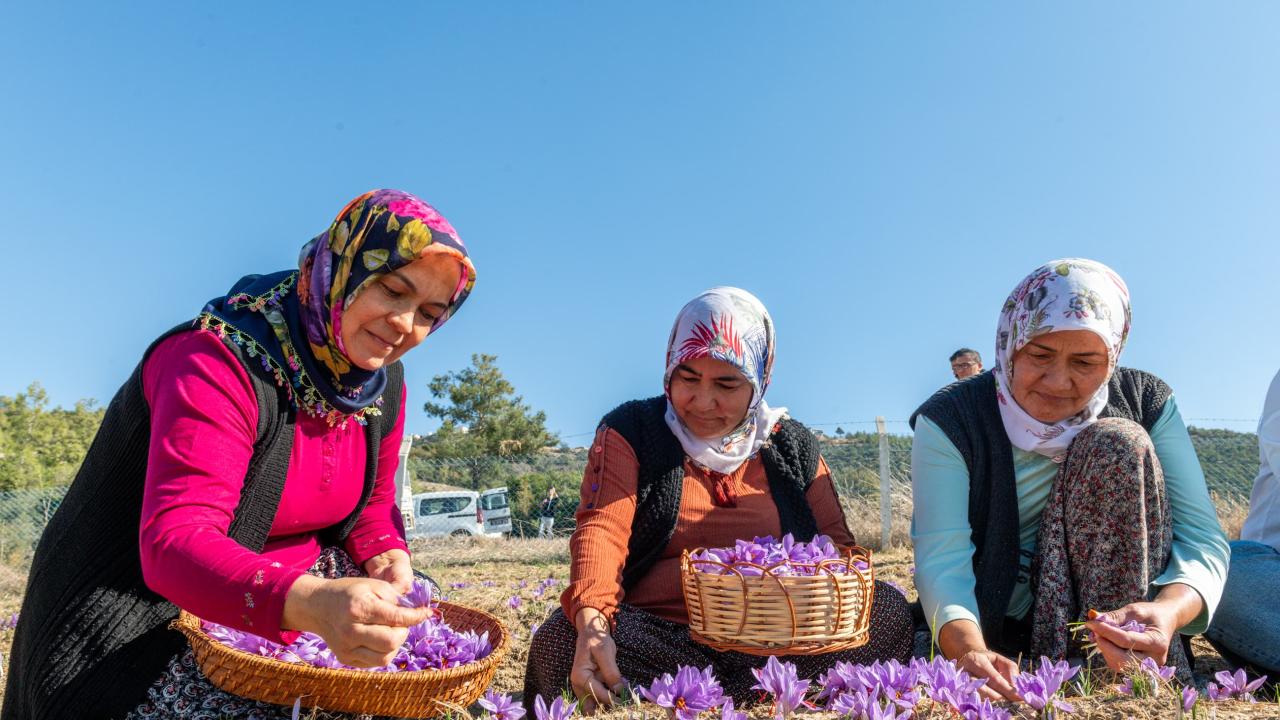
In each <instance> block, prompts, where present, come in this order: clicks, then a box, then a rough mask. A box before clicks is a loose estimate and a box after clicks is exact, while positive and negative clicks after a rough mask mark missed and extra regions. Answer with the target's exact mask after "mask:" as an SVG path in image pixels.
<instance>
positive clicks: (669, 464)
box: [600, 395, 818, 590]
mask: <svg viewBox="0 0 1280 720" xmlns="http://www.w3.org/2000/svg"><path fill="white" fill-rule="evenodd" d="M666 408H667V399H666V397H665V396H662V395H659V396H657V397H653V398H649V399H648V400H632V401H631V402H627V403H623V404H622V405H619V406H618V407H616V408H614V409H613V410H612V411H610V412H609V414H608V415H605V416H604V420H602V421H601V422H600V425H601V427H609V428H612V429H613V430H614V431H616V432H617V433H618V434H619V435H621V436H622V438H623V439H624V440H626V441H627V443H628V444H629V445H630V446H631V449H632V450H633V451H635V454H636V460H637V461H638V462H639V464H640V475H639V478H638V480H637V483H636V513H635V518H634V520H632V523H631V539H630V540H629V541H628V543H627V562H626V565H625V566H623V568H622V587H623V589H624V590H630V589H631V588H632V587H634V586H635V584H636V582H637V581H639V580H640V578H642V577H644V575H645V573H647V572H649V569H650V568H652V567H653V564H654V563H656V562H657V561H658V559H659V558H661V557H662V552H663V551H664V550H666V548H667V544H668V543H669V542H671V536H672V534H674V533H675V531H676V521H677V520H678V519H679V517H680V495H681V493H682V491H683V488H684V457H685V455H684V448H682V447H680V441H679V440H677V439H676V436H675V435H674V434H672V432H671V429H670V428H668V427H667V423H666V420H665V419H664V416H665V414H666ZM760 459H761V460H762V461H763V462H764V468H765V474H766V475H767V476H768V478H769V492H770V494H771V495H773V503H774V505H776V506H777V508H778V520H779V522H780V523H781V525H782V532H783V534H786V533H791V534H792V535H794V536H795V538H796V539H797V540H804V541H806V542H807V541H809V540H812V539H813V536H814V535H817V534H818V523H817V521H816V520H814V517H813V509H812V508H810V507H809V500H808V498H806V497H805V492H806V491H807V490H808V489H809V484H810V483H812V482H813V476H814V475H815V474H817V472H818V441H817V440H816V439H814V437H813V434H812V433H810V432H809V430H808V428H806V427H805V426H804V425H801V424H800V423H798V422H796V421H795V420H792V419H790V418H787V419H786V420H783V421H782V422H781V423H780V424H779V427H778V429H777V431H775V432H774V433H773V434H772V435H770V436H769V442H768V443H766V444H765V446H764V447H763V448H761V450H760Z"/></svg>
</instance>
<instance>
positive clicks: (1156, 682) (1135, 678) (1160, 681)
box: [1116, 657, 1177, 698]
mask: <svg viewBox="0 0 1280 720" xmlns="http://www.w3.org/2000/svg"><path fill="white" fill-rule="evenodd" d="M1176 672H1177V668H1174V667H1171V666H1164V667H1161V666H1160V664H1159V663H1157V662H1156V661H1155V660H1153V659H1152V658H1149V657H1147V658H1143V659H1142V662H1141V663H1139V664H1137V665H1132V666H1130V668H1129V675H1128V676H1127V677H1125V679H1124V682H1123V683H1121V684H1120V685H1117V686H1116V692H1118V693H1120V694H1121V695H1129V696H1131V697H1136V698H1143V697H1159V696H1160V692H1161V691H1162V690H1163V688H1164V686H1165V685H1167V684H1168V683H1169V680H1170V679H1172V678H1173V675H1174V673H1176Z"/></svg>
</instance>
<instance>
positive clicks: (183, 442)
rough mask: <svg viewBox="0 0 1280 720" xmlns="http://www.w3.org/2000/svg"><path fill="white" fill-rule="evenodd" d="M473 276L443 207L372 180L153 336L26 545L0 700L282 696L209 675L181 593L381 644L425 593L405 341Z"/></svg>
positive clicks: (127, 704)
mask: <svg viewBox="0 0 1280 720" xmlns="http://www.w3.org/2000/svg"><path fill="white" fill-rule="evenodd" d="M474 281H475V270H474V268H473V267H472V265H471V261H470V260H469V259H468V256H467V251H466V249H465V247H464V246H463V244H462V242H461V241H460V240H459V239H458V237H457V234H456V233H455V232H454V230H453V228H452V227H451V226H450V225H449V223H448V222H447V221H446V220H445V219H444V218H443V217H441V216H440V214H439V213H437V212H436V211H435V210H434V209H433V208H431V206H429V205H427V204H426V203H424V202H422V201H421V200H419V199H418V198H416V197H414V196H412V195H409V194H407V193H403V192H399V191H395V190H378V191H373V192H369V193H366V194H364V195H361V196H360V197H358V198H356V199H355V200H353V201H352V202H351V203H349V204H348V205H347V206H346V208H344V209H343V210H342V212H340V213H339V214H338V216H337V218H336V219H335V220H334V221H333V223H332V224H331V225H330V227H329V229H328V230H327V231H326V232H324V233H322V234H320V235H319V236H318V237H316V238H315V239H313V240H312V241H310V242H309V243H307V244H306V245H305V246H304V247H303V249H302V253H301V257H300V262H299V268H298V269H297V270H288V271H283V272H277V273H273V274H270V275H248V276H245V277H244V278H242V279H240V280H239V281H238V282H236V283H235V285H233V286H232V288H231V290H230V291H229V292H228V293H227V294H226V295H225V296H223V297H219V298H216V299H214V300H212V301H211V302H210V303H209V304H208V305H206V306H205V308H204V310H203V312H201V313H200V314H199V316H198V317H197V318H196V319H195V320H194V321H189V322H186V323H183V324H182V325H180V326H178V327H177V328H174V329H173V330H171V331H169V332H168V333H165V334H164V335H162V336H161V337H160V338H159V339H157V340H156V341H155V342H154V343H152V345H151V346H150V348H148V349H147V351H146V352H145V353H144V354H143V357H142V360H141V362H140V363H139V364H138V366H137V369H136V370H135V371H134V372H133V374H132V376H131V377H130V378H129V380H128V381H127V382H126V383H125V384H124V386H123V387H122V388H121V389H120V391H119V392H118V393H117V394H116V397H115V399H114V400H112V402H111V405H110V407H109V408H108V409H107V413H106V417H105V418H104V420H103V423H102V427H101V429H100V430H99V432H98V436H97V438H96V439H95V440H94V443H93V446H92V447H91V448H90V450H89V453H88V455H87V457H86V458H85V460H84V463H83V465H82V466H81V468H80V471H79V473H78V474H77V476H76V479H75V482H74V483H73V484H72V486H71V488H70V490H69V492H68V493H67V496H66V499H65V500H64V501H63V503H62V505H61V506H60V507H59V508H58V511H57V513H56V514H55V515H54V517H53V518H52V520H51V521H50V523H49V525H48V527H47V528H46V530H45V533H44V536H43V537H42V538H41V541H40V544H39V546H38V548H37V550H36V556H35V560H34V563H33V566H32V569H31V575H30V581H29V585H28V587H27V593H26V598H25V601H24V605H23V609H22V613H21V620H20V621H19V624H18V629H17V632H16V635H15V637H14V646H13V652H12V654H11V663H12V664H11V665H10V668H9V682H8V686H7V689H6V692H5V698H4V703H5V704H4V710H3V714H2V716H3V718H5V720H26V719H28V718H31V719H36V718H40V719H44V718H64V717H83V716H86V715H87V714H91V715H93V716H95V717H128V718H159V717H164V718H186V717H196V716H198V717H212V716H214V715H217V716H224V715H225V716H232V717H248V716H251V715H252V716H253V717H262V718H270V717H282V718H283V717H288V715H289V712H288V708H284V707H277V706H270V705H264V704H261V703H254V702H250V701H247V700H244V699H242V698H238V697H235V696H232V695H229V694H227V693H224V692H222V691H219V690H217V689H215V688H214V687H213V686H212V685H210V684H209V682H208V680H207V679H205V678H204V676H203V675H202V674H201V673H200V672H199V670H198V669H197V668H196V667H195V664H194V661H193V658H192V655H191V652H190V650H189V649H188V648H186V647H185V646H184V645H185V643H184V641H183V639H182V636H181V635H179V634H178V633H176V632H174V631H172V630H169V629H168V627H167V626H168V623H169V621H170V620H172V619H173V618H174V617H175V616H176V615H177V612H178V608H179V607H181V608H185V609H186V610H188V611H190V612H192V613H194V614H195V615H197V616H199V617H201V618H203V619H205V620H209V621H213V622H216V623H219V624H222V625H226V626H229V627H231V628H235V629H237V630H242V631H245V632H249V633H253V634H255V635H259V636H262V637H265V638H268V639H272V640H276V641H279V642H282V643H289V642H292V640H293V639H294V638H296V637H297V635H298V633H299V631H311V632H314V633H316V634H317V635H319V636H321V637H322V638H324V640H325V641H326V642H327V644H328V646H329V648H330V649H331V650H332V651H333V652H334V654H335V655H337V657H338V659H339V660H340V661H341V662H343V663H346V664H350V665H356V666H366V667H367V666H377V665H383V664H385V663H386V662H387V661H388V660H390V659H391V657H392V656H393V655H394V654H395V652H396V651H397V650H398V649H399V647H400V645H401V643H402V642H403V641H404V640H405V638H406V637H407V635H408V628H409V627H410V626H411V625H413V624H415V623H417V622H420V621H422V620H424V619H425V616H426V614H427V613H428V612H429V610H427V609H425V608H404V607H400V606H399V605H397V603H396V599H397V597H398V596H399V595H400V594H401V593H403V592H406V591H407V590H409V588H410V584H411V582H412V577H413V575H412V571H411V569H410V566H409V554H408V552H407V547H406V545H405V542H404V529H403V527H402V525H401V520H400V511H399V508H398V506H397V504H396V500H395V486H394V473H395V470H396V464H397V463H396V459H397V452H398V448H399V445H400V438H401V435H402V434H403V428H404V418H403V415H402V413H401V412H400V409H401V408H402V407H403V404H404V400H405V395H404V383H403V371H402V368H401V365H400V363H399V360H400V358H401V357H402V356H403V355H404V354H405V353H406V352H408V351H409V350H411V349H413V348H414V347H415V346H417V345H418V344H419V343H421V342H422V340H423V339H424V338H425V337H426V336H427V335H428V334H429V333H431V332H432V331H433V330H435V329H437V328H439V327H440V326H441V325H443V324H444V322H445V321H446V320H447V319H448V318H449V317H450V316H451V315H452V314H453V313H454V312H455V311H456V310H457V309H458V307H459V306H460V305H461V304H462V302H463V301H464V300H465V299H466V297H467V295H468V293H470V291H471V287H472V284H473V283H474Z"/></svg>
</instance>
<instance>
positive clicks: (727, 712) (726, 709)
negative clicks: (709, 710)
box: [720, 698, 747, 720]
mask: <svg viewBox="0 0 1280 720" xmlns="http://www.w3.org/2000/svg"><path fill="white" fill-rule="evenodd" d="M720 720H747V714H746V713H744V712H741V711H739V710H734V709H733V698H726V699H725V701H724V704H723V705H721V706H720Z"/></svg>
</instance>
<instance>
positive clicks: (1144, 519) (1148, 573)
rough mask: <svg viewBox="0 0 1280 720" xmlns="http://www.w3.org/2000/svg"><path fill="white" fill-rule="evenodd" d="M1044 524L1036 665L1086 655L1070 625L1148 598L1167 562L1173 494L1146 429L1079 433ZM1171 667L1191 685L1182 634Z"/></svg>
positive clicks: (1116, 424)
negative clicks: (1047, 659) (1041, 658)
mask: <svg viewBox="0 0 1280 720" xmlns="http://www.w3.org/2000/svg"><path fill="white" fill-rule="evenodd" d="M1040 523H1041V524H1040V534H1039V540H1038V549H1037V556H1036V559H1035V562H1034V564H1033V568H1032V577H1033V578H1034V583H1035V585H1034V588H1035V590H1034V595H1035V608H1034V610H1033V613H1032V617H1031V621H1032V622H1031V657H1039V656H1040V655H1046V656H1048V657H1051V658H1061V657H1065V656H1067V655H1079V654H1080V652H1079V648H1078V647H1077V641H1075V640H1073V638H1072V637H1071V633H1070V632H1069V628H1068V624H1070V623H1074V622H1077V621H1079V620H1082V619H1084V616H1085V614H1086V613H1087V612H1088V611H1089V610H1090V609H1097V610H1099V611H1105V610H1115V609H1117V608H1120V607H1123V606H1125V605H1128V604H1129V603H1133V602H1142V601H1145V600H1149V599H1150V598H1149V589H1150V587H1151V582H1152V581H1153V580H1155V579H1156V578H1157V577H1159V576H1160V574H1161V573H1162V572H1163V571H1164V569H1165V567H1166V566H1167V565H1168V564H1169V557H1170V554H1171V552H1172V545H1173V521H1172V516H1171V515H1170V512H1169V496H1168V494H1167V492H1166V490H1165V484H1164V473H1163V471H1162V470H1161V468H1160V460H1159V459H1158V458H1157V457H1156V452H1155V447H1154V446H1153V445H1152V444H1151V437H1150V436H1149V435H1148V434H1147V432H1146V430H1144V429H1143V428H1142V426H1141V425H1138V424H1137V423H1134V422H1131V421H1129V420H1122V419H1119V418H1106V419H1102V420H1099V421H1097V422H1096V423H1094V424H1093V425H1090V426H1089V427H1088V428H1086V429H1085V430H1083V431H1082V432H1081V433H1080V434H1079V435H1077V436H1076V438H1075V440H1074V441H1072V443H1071V447H1070V449H1069V450H1068V453H1067V459H1066V461H1065V462H1063V463H1062V467H1060V468H1059V469H1058V476H1057V478H1056V479H1055V480H1054V483H1053V490H1052V491H1051V492H1050V495H1049V501H1048V503H1047V504H1046V505H1045V509H1044V513H1043V515H1042V516H1041V521H1040ZM1165 664H1167V665H1172V666H1173V667H1176V668H1177V669H1178V675H1179V676H1180V677H1181V678H1182V679H1183V680H1184V681H1187V680H1190V678H1191V668H1190V662H1189V660H1188V657H1187V654H1186V652H1185V651H1184V648H1183V644H1182V642H1181V637H1180V636H1178V637H1174V638H1172V642H1171V643H1170V646H1169V657H1168V660H1167V661H1166V663H1165Z"/></svg>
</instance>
